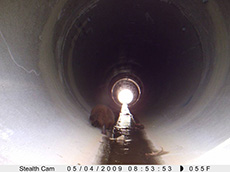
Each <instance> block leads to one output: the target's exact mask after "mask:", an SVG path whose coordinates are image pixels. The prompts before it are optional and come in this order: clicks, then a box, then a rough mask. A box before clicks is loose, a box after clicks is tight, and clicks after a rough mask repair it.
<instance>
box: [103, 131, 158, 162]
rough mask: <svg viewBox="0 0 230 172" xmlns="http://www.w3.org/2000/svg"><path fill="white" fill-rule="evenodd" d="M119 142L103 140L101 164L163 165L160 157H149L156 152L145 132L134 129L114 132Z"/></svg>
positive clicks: (105, 138) (106, 138) (108, 139)
mask: <svg viewBox="0 0 230 172" xmlns="http://www.w3.org/2000/svg"><path fill="white" fill-rule="evenodd" d="M114 132H115V133H114V135H115V138H118V139H117V140H114V139H112V140H111V139H110V138H108V137H104V138H103V143H102V146H101V148H102V150H101V151H102V157H101V161H100V164H155V165H160V164H162V162H161V158H160V156H148V155H146V153H151V152H153V150H154V147H153V146H152V143H151V142H150V141H149V140H147V139H146V138H145V133H144V130H135V129H134V128H127V129H120V130H115V131H114ZM119 138H120V139H119Z"/></svg>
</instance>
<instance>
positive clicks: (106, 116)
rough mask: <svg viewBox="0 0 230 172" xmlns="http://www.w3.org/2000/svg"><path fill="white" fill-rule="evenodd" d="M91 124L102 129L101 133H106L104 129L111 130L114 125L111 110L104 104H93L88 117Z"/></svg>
mask: <svg viewBox="0 0 230 172" xmlns="http://www.w3.org/2000/svg"><path fill="white" fill-rule="evenodd" d="M89 120H90V122H91V124H92V126H94V127H98V128H101V129H102V133H103V134H106V129H107V130H111V129H112V128H113V126H114V125H115V116H114V113H113V111H112V110H111V109H110V108H109V107H108V106H105V105H97V106H95V107H94V108H93V109H92V111H91V114H90V118H89Z"/></svg>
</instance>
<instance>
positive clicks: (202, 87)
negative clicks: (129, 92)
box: [0, 0, 230, 165]
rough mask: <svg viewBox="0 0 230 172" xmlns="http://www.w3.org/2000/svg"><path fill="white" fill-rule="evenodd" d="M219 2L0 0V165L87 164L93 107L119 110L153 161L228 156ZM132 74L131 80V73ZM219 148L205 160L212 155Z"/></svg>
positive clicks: (93, 138)
mask: <svg viewBox="0 0 230 172" xmlns="http://www.w3.org/2000/svg"><path fill="white" fill-rule="evenodd" d="M229 9H230V2H229V1H228V0H218V1H217V0H210V1H207V2H206V3H204V2H203V1H201V0H195V1H194V0H186V1H183V0H135V1H133V0H126V1H123V0H118V1H117V0H110V1H108V0H87V1H86V0H77V1H75V0H48V1H43V0H37V1H29V2H28V1H26V0H20V1H16V0H13V1H8V0H1V2H0V11H1V12H0V14H1V18H0V59H1V63H0V75H1V76H0V82H1V84H0V88H1V89H0V97H1V99H0V105H1V108H0V145H1V146H0V164H54V165H55V164H77V163H80V164H97V163H98V159H99V158H100V140H101V137H102V136H101V134H100V131H99V130H97V129H95V128H93V127H92V126H91V125H90V123H89V120H88V118H89V115H90V110H91V108H92V107H93V106H95V105H96V104H99V103H102V104H107V105H109V106H110V107H111V108H112V109H113V110H114V112H116V113H117V114H118V113H119V107H118V106H117V104H116V103H115V102H113V100H112V98H111V96H110V93H109V91H110V90H109V85H110V84H111V82H112V80H113V79H114V78H116V77H119V76H120V75H121V76H124V74H125V75H127V76H131V77H133V78H135V77H136V79H137V81H138V83H141V84H140V85H141V91H142V95H141V97H140V100H139V101H138V102H137V103H136V104H135V105H134V106H133V107H130V111H131V112H132V114H133V115H134V116H135V117H136V118H138V119H139V120H140V121H141V122H142V123H143V124H144V126H145V132H146V134H147V136H148V139H149V140H151V141H152V143H153V144H154V146H156V147H161V146H162V147H163V148H164V150H166V151H169V154H166V155H164V156H162V160H163V161H164V163H165V164H188V163H198V164H199V163H200V164H202V163H206V164H230V161H229V159H230V157H229V156H230V145H229V137H230V125H229V122H230V117H229V114H228V111H229V107H230V99H229V96H230V87H229V83H230V78H229V76H230V75H229V60H230V59H229V55H230V54H229V53H230V49H229V41H230V39H229V30H230V21H229V18H230V12H229V11H230V10H229ZM139 81H140V82H139ZM217 156H218V157H220V158H218V159H216V157H217Z"/></svg>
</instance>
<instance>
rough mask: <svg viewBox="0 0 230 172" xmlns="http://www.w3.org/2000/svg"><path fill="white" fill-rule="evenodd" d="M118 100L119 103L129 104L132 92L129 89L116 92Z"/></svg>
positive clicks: (131, 99)
mask: <svg viewBox="0 0 230 172" xmlns="http://www.w3.org/2000/svg"><path fill="white" fill-rule="evenodd" d="M118 100H119V101H120V102H121V104H129V103H131V102H132V101H133V93H132V91H130V90H129V89H123V90H121V91H120V92H119V93H118Z"/></svg>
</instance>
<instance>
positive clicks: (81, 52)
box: [63, 0, 204, 118]
mask: <svg viewBox="0 0 230 172" xmlns="http://www.w3.org/2000/svg"><path fill="white" fill-rule="evenodd" d="M203 62H204V59H203V56H202V48H201V43H200V39H199V37H198V34H197V32H196V30H195V28H194V27H193V25H192V24H191V23H190V22H189V20H188V19H187V18H186V17H185V15H184V14H183V13H181V11H180V10H179V9H178V8H177V7H176V6H175V5H174V4H172V3H169V2H164V1H158V0H156V1H149V0H145V1H135V2H133V1H119V3H118V2H117V1H105V0H101V1H98V2H97V3H95V4H94V5H92V4H91V6H90V7H88V10H87V11H86V12H85V13H84V14H82V15H80V16H77V15H76V16H75V17H73V16H72V23H71V25H69V28H68V33H67V35H66V40H65V43H64V47H63V64H64V68H65V71H68V72H65V74H66V76H65V77H66V78H67V80H68V81H67V82H71V83H72V85H74V87H76V88H75V89H77V90H78V93H79V95H81V96H82V97H83V99H84V100H85V101H86V103H87V104H88V105H89V106H91V107H92V106H94V105H96V104H100V103H101V104H108V105H109V106H111V107H112V108H113V109H115V110H118V108H119V106H117V104H116V103H115V102H116V101H115V102H114V101H113V98H112V96H111V95H110V91H111V90H110V85H111V83H112V82H114V80H115V82H116V81H118V80H119V79H121V78H122V77H123V76H125V77H127V78H130V79H132V78H134V80H136V78H138V79H137V80H138V81H137V82H139V83H141V84H140V85H141V87H140V90H141V92H142V95H141V97H140V100H139V98H138V100H139V101H138V103H136V104H135V106H133V107H131V111H132V112H133V114H136V116H138V117H140V118H145V117H144V116H149V115H154V116H155V117H157V115H156V114H160V113H159V112H161V111H164V110H165V109H167V108H170V107H172V106H173V107H176V108H178V107H179V108H184V107H186V106H187V105H188V104H189V103H190V102H191V100H192V98H193V95H194V93H195V92H196V89H197V87H198V85H199V83H200V80H201V76H202V72H203V66H204V64H203ZM69 73H72V74H71V75H72V76H71V77H70V76H69V75H70V74H69ZM133 76H135V77H133ZM70 78H71V79H70ZM69 85H71V84H69Z"/></svg>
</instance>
